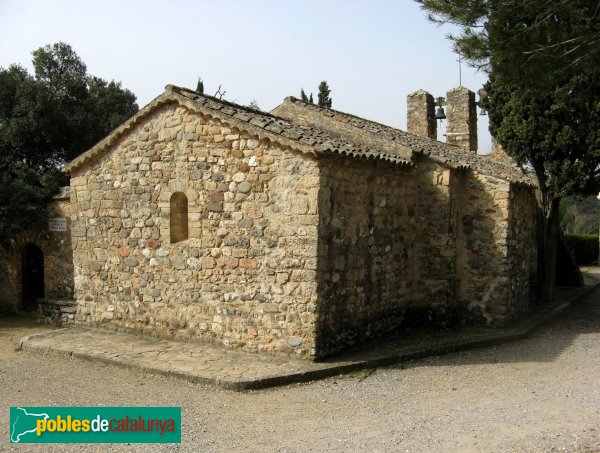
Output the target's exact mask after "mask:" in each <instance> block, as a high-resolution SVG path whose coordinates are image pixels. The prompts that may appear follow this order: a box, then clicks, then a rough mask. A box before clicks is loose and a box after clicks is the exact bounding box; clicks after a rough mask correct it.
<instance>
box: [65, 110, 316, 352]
mask: <svg viewBox="0 0 600 453" xmlns="http://www.w3.org/2000/svg"><path fill="white" fill-rule="evenodd" d="M71 185H72V204H73V206H72V209H73V242H74V244H73V247H74V260H75V269H76V276H75V283H76V286H75V292H76V297H77V302H78V309H77V317H76V319H77V322H79V323H85V324H88V325H89V324H91V325H103V326H105V327H109V328H117V329H126V330H132V331H139V332H144V333H147V334H150V335H156V336H161V337H168V338H176V339H182V340H212V341H215V342H218V343H221V344H224V345H226V346H232V347H243V348H245V349H247V350H253V351H279V352H290V353H296V354H298V355H303V356H311V355H313V354H314V331H315V321H314V312H315V308H316V302H317V292H316V270H317V222H318V212H317V208H318V207H317V193H318V188H319V170H318V167H317V163H316V161H315V160H314V159H313V158H310V157H306V156H304V155H300V154H298V153H295V152H292V151H289V150H282V149H280V148H278V147H276V146H274V145H270V144H269V143H268V142H260V141H259V140H257V139H254V138H252V137H249V136H246V135H244V134H242V133H240V132H239V131H236V130H232V129H230V128H229V127H228V126H227V125H226V124H224V123H220V122H219V121H218V120H216V119H210V118H208V117H204V116H202V115H199V114H196V113H194V112H192V111H189V110H187V109H186V108H184V107H181V106H177V105H176V104H173V103H172V104H168V105H166V106H162V107H160V108H159V109H157V110H155V111H154V112H152V113H151V114H150V115H149V116H148V117H146V119H145V120H143V121H142V122H141V123H140V124H138V125H137V126H136V127H135V129H134V130H133V131H132V132H131V133H129V134H128V135H126V136H125V137H124V138H122V139H121V140H120V142H119V143H117V144H116V145H114V146H113V148H112V149H111V150H110V151H109V152H108V153H106V154H104V155H103V156H102V157H100V158H99V160H98V161H96V162H95V163H93V164H91V165H86V166H84V167H83V168H82V169H80V170H77V171H76V173H75V174H73V175H72V182H71ZM175 193H183V194H185V198H187V200H188V210H187V216H188V222H189V225H188V226H189V228H188V231H187V234H188V239H185V240H181V241H179V242H174V243H172V242H171V240H172V237H171V231H170V209H171V203H170V201H171V197H172V196H173V194H175ZM181 199H183V198H182V197H180V200H181ZM178 234H179V233H178Z"/></svg>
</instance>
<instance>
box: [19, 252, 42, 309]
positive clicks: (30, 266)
mask: <svg viewBox="0 0 600 453" xmlns="http://www.w3.org/2000/svg"><path fill="white" fill-rule="evenodd" d="M21 263H22V265H23V268H22V273H21V275H22V279H21V284H22V288H23V291H22V294H23V310H25V311H34V310H35V309H36V308H37V302H36V301H37V299H43V298H44V252H42V250H41V249H40V248H39V247H38V246H37V245H35V244H27V245H26V246H25V247H23V250H22V252H21Z"/></svg>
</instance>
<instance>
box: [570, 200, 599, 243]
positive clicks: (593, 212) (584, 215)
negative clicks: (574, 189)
mask: <svg viewBox="0 0 600 453" xmlns="http://www.w3.org/2000/svg"><path fill="white" fill-rule="evenodd" d="M598 228H600V201H598V199H597V198H596V196H595V195H594V196H590V197H566V198H563V199H562V200H561V201H560V229H561V230H562V232H563V233H566V234H598Z"/></svg>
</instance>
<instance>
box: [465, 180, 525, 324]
mask: <svg viewBox="0 0 600 453" xmlns="http://www.w3.org/2000/svg"><path fill="white" fill-rule="evenodd" d="M510 190H511V185H510V183H508V182H506V181H504V180H501V179H497V178H494V177H492V176H487V175H481V174H478V173H476V172H473V171H468V172H465V173H463V175H462V176H461V190H460V191H458V193H460V194H461V201H460V218H459V221H460V232H459V246H458V254H457V263H458V265H457V275H458V278H459V282H460V283H459V288H458V299H457V304H458V306H459V307H461V308H462V309H464V310H466V311H465V313H464V315H463V316H464V318H465V320H466V321H468V320H469V318H472V320H474V321H479V322H486V323H503V321H504V320H505V319H506V317H507V316H509V315H510V312H509V308H510V306H509V298H510V291H509V288H510V278H511V276H512V273H511V272H512V271H511V267H510V266H511V264H514V263H513V262H509V259H508V253H509V249H508V237H509V199H510Z"/></svg>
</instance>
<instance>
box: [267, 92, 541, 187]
mask: <svg viewBox="0 0 600 453" xmlns="http://www.w3.org/2000/svg"><path fill="white" fill-rule="evenodd" d="M286 104H287V105H289V106H292V107H293V108H294V109H297V111H301V110H305V111H312V112H313V113H317V114H319V115H321V116H323V117H329V118H331V119H332V120H334V121H335V122H336V123H340V124H345V125H347V126H350V127H351V128H353V129H357V130H361V131H363V132H364V135H363V137H361V140H360V141H364V142H369V141H374V140H377V141H378V142H379V143H378V145H379V146H380V147H382V148H385V149H386V150H390V149H393V148H398V149H402V150H406V149H409V150H410V151H411V153H418V154H423V155H426V156H428V157H429V158H430V159H432V160H433V161H435V162H438V163H442V164H445V165H447V166H449V167H451V168H465V169H473V170H476V171H478V172H480V173H482V174H486V175H491V176H495V177H498V178H501V179H505V180H507V181H510V182H518V183H524V184H528V185H531V184H532V183H533V181H532V179H531V176H530V175H529V174H527V173H525V172H524V171H523V170H522V169H521V168H519V167H518V166H517V165H516V163H514V161H512V160H511V159H510V158H507V159H498V158H496V157H493V156H491V155H477V154H475V153H474V152H471V151H469V150H466V149H463V148H460V147H458V146H454V145H449V144H447V143H443V142H439V141H437V140H432V139H429V138H425V137H420V136H418V135H414V134H411V133H409V132H405V131H402V130H399V129H395V128H393V127H390V126H386V125H384V124H380V123H376V122H374V121H369V120H366V119H364V118H360V117H358V116H355V115H351V114H348V113H344V112H339V111H337V110H333V109H326V108H323V107H319V106H317V105H314V104H310V103H307V102H304V101H301V100H300V99H297V98H294V97H287V98H286V99H285V100H284V104H282V105H281V106H280V107H277V108H275V109H274V112H278V110H281V111H285V106H286ZM282 107H283V109H282ZM278 114H280V113H278ZM288 119H290V120H291V121H294V119H293V118H288ZM312 126H313V127H317V128H324V129H327V131H328V132H329V133H332V130H331V129H330V128H327V126H326V125H325V123H315V124H312ZM333 133H335V131H333ZM339 135H340V136H344V135H345V134H344V132H343V131H341V132H339ZM406 158H407V159H408V160H410V159H411V158H412V155H408V156H406Z"/></svg>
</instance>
